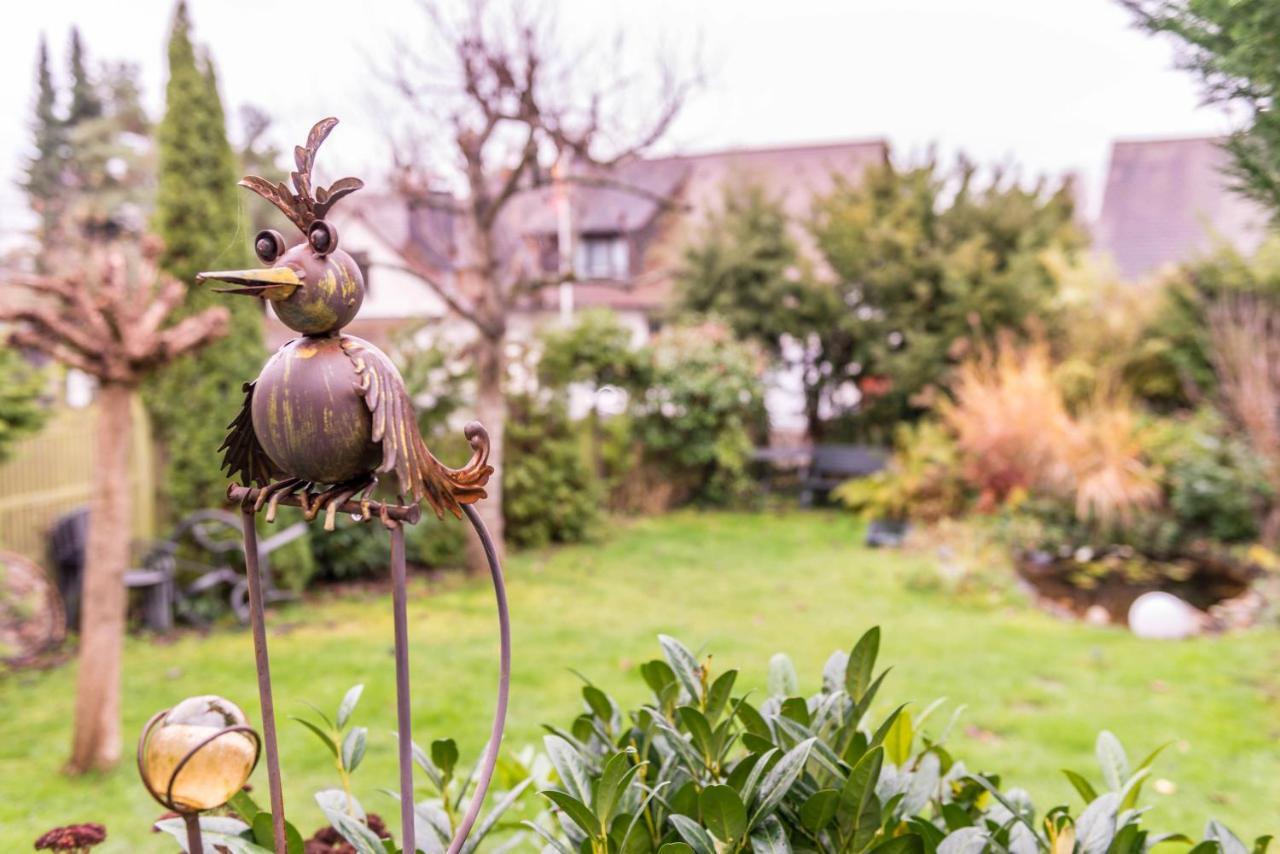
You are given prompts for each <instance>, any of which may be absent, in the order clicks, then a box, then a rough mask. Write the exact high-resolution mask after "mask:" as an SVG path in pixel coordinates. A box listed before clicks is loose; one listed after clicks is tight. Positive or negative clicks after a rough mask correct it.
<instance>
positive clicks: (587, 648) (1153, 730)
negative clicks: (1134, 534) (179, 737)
mask: <svg viewBox="0 0 1280 854" xmlns="http://www.w3.org/2000/svg"><path fill="white" fill-rule="evenodd" d="M859 533H860V531H859V527H858V525H857V524H856V523H855V522H853V521H850V520H849V519H847V518H846V517H843V516H837V515H828V514H822V513H785V514H780V515H734V514H697V513H679V514H675V515H671V516H667V517H663V518H656V519H650V520H645V521H640V522H635V523H624V524H622V525H620V526H617V527H616V528H615V529H614V530H613V531H612V532H611V533H610V534H609V535H608V536H607V538H606V539H604V540H603V541H602V542H600V543H596V544H590V545H584V546H579V547H573V548H565V549H560V550H554V551H548V552H540V553H532V554H530V553H526V554H521V555H518V556H516V557H513V558H512V559H511V561H510V565H509V567H508V575H509V583H510V593H511V605H512V612H513V618H514V636H515V643H516V657H515V667H514V676H513V693H512V705H511V718H510V726H509V728H508V740H507V746H508V748H509V749H517V748H519V747H522V746H525V745H530V744H534V743H536V742H537V741H538V739H539V737H540V730H539V725H540V724H541V723H543V722H556V723H562V724H567V723H568V722H569V721H570V720H571V719H572V717H573V716H574V715H575V714H576V713H577V711H578V709H579V706H580V701H579V699H578V689H579V686H580V683H579V681H578V678H577V677H576V676H574V675H573V674H571V673H570V672H569V671H568V668H571V667H572V668H576V669H578V670H580V671H582V672H583V673H585V674H587V675H589V676H590V677H591V678H592V679H593V680H594V681H596V682H597V683H598V684H600V685H601V686H602V687H604V688H606V689H607V690H609V691H610V692H612V693H613V694H614V695H615V696H616V697H618V698H619V699H620V700H624V701H628V702H629V701H635V700H639V699H640V698H641V696H642V694H643V686H642V683H641V680H640V679H639V676H638V674H637V673H636V669H635V668H636V665H637V664H638V663H640V662H643V661H645V660H647V659H648V658H652V657H656V656H657V654H658V649H657V644H656V641H655V639H654V636H655V635H656V634H658V633H659V632H666V633H670V634H674V635H676V636H678V637H680V638H682V639H683V640H684V641H685V642H686V643H688V644H689V645H690V646H693V647H695V648H697V647H701V648H702V650H703V651H704V652H711V653H714V655H715V662H716V666H718V667H721V668H727V667H730V666H733V667H738V668H739V669H740V670H741V671H742V676H741V678H740V679H739V685H744V684H745V685H746V686H747V687H753V688H756V687H762V686H763V684H764V680H765V672H766V669H767V664H768V659H769V656H770V655H771V654H773V653H775V652H778V651H780V650H785V651H787V652H788V653H789V654H790V655H791V656H792V658H793V659H794V661H795V662H796V665H797V668H798V669H799V671H800V675H801V679H802V682H803V684H804V687H805V689H806V691H811V690H813V689H815V688H816V684H817V681H818V679H819V676H820V670H821V666H822V663H823V662H824V661H825V660H826V658H827V656H828V655H829V654H830V653H831V652H832V650H834V649H837V648H841V647H848V646H849V645H851V644H852V642H853V641H854V640H855V639H856V638H857V636H858V635H859V634H860V633H861V632H862V630H863V629H864V628H866V627H867V626H869V625H871V624H873V623H879V624H881V625H882V626H883V627H884V631H885V636H884V643H883V645H882V650H881V661H882V662H883V663H887V664H891V665H893V666H894V671H893V673H892V675H891V676H890V677H889V679H888V681H887V683H886V687H885V689H884V690H882V691H881V695H880V700H879V703H878V705H879V710H880V711H881V712H884V711H887V710H888V708H889V707H890V705H893V704H896V703H898V702H901V701H906V700H910V701H913V702H915V703H917V704H920V705H923V704H925V703H927V702H929V701H930V700H932V699H934V698H935V697H940V696H945V697H948V698H949V700H950V704H951V705H957V704H964V705H966V706H967V710H966V711H965V713H964V716H963V721H964V723H965V727H964V728H963V729H964V732H959V731H958V732H957V733H956V734H955V735H954V736H953V742H952V745H951V746H952V751H953V753H955V754H957V755H958V756H959V757H961V758H964V759H965V760H966V763H967V764H968V765H969V766H970V767H971V768H977V769H986V770H994V771H998V772H1000V773H1001V774H1002V775H1003V777H1004V779H1005V781H1006V782H1007V783H1008V784H1010V785H1021V786H1024V787H1025V788H1027V789H1029V790H1030V792H1031V794H1032V796H1033V797H1034V798H1035V800H1036V802H1037V803H1038V805H1039V806H1040V807H1041V809H1044V808H1045V807H1047V806H1050V805H1052V804H1054V803H1059V802H1065V801H1067V800H1069V799H1071V798H1073V797H1074V795H1073V794H1072V792H1071V790H1070V788H1069V785H1068V784H1067V782H1066V781H1065V779H1063V778H1062V776H1061V774H1060V773H1059V770H1058V769H1060V768H1063V767H1071V768H1075V769H1079V770H1082V771H1087V772H1088V773H1089V775H1090V776H1091V777H1095V778H1096V776H1097V774H1096V770H1095V766H1094V762H1093V758H1092V746H1093V741H1094V737H1095V734H1096V731H1097V730H1098V729H1101V728H1108V729H1111V730H1113V731H1114V732H1115V733H1116V734H1117V735H1119V736H1120V738H1121V740H1122V741H1123V742H1124V743H1125V744H1126V745H1127V746H1128V747H1129V749H1130V752H1131V753H1144V754H1145V753H1146V752H1147V751H1148V750H1150V749H1151V748H1153V747H1155V746H1156V745H1158V744H1160V743H1162V742H1164V741H1169V740H1173V741H1175V742H1176V743H1175V745H1174V746H1173V747H1171V748H1170V749H1169V750H1167V751H1166V752H1165V754H1164V755H1163V756H1162V757H1161V759H1160V760H1159V762H1158V764H1157V766H1156V773H1155V776H1156V777H1157V778H1165V779H1167V780H1169V781H1171V782H1172V783H1173V784H1174V785H1176V788H1177V791H1176V794H1174V795H1172V796H1166V795H1159V794H1156V793H1155V792H1154V791H1153V790H1152V789H1151V788H1150V787H1148V789H1147V798H1148V799H1149V800H1151V801H1153V802H1154V804H1155V807H1154V809H1153V811H1152V813H1151V820H1152V823H1153V824H1156V825H1160V826H1162V827H1170V826H1171V827H1173V828H1174V829H1178V830H1184V831H1187V832H1193V831H1198V830H1199V829H1201V828H1202V826H1203V823H1204V821H1205V819H1206V818H1207V817H1209V816H1210V815H1213V816H1217V817H1219V818H1221V819H1223V820H1225V821H1227V822H1228V823H1229V824H1230V825H1232V826H1233V827H1234V829H1235V830H1236V832H1237V833H1239V834H1240V835H1242V836H1248V837H1251V836H1253V835H1257V834H1261V833H1263V832H1264V831H1265V832H1271V831H1275V830H1276V829H1277V828H1280V632H1277V631H1275V630H1258V631H1254V632H1251V633H1248V634H1243V635H1238V636H1231V637H1221V638H1209V639H1204V640H1197V641H1193V642H1183V643H1156V642H1144V641H1141V640H1137V639H1135V638H1133V637H1130V636H1129V635H1128V634H1127V633H1126V632H1124V631H1121V630H1115V629H1097V628H1092V627H1087V626H1084V625H1077V624H1071V623H1066V622H1061V621H1058V620H1056V619H1054V618H1051V617H1049V616H1047V615H1045V614H1043V613H1040V612H1037V611H1035V610H1032V609H1030V608H1027V607H1024V606H1020V605H1016V604H1010V603H1009V601H1008V600H1007V599H1006V598H1001V599H999V600H998V601H997V600H994V599H993V600H987V599H980V598H970V599H960V600H957V599H955V598H954V597H953V596H951V595H949V594H947V593H945V592H943V591H942V590H940V589H930V588H929V587H928V586H927V585H923V586H922V585H920V584H919V583H918V579H919V578H920V577H921V573H922V572H923V571H924V570H925V569H926V563H925V562H924V560H923V559H921V558H912V557H904V556H902V555H900V554H895V553H892V552H873V551H868V550H866V549H864V548H862V547H861V546H860V545H859V544H858V543H859ZM413 594H414V595H413V599H412V601H411V603H410V620H411V628H410V631H411V634H412V637H413V642H414V647H413V655H414V658H413V679H414V683H413V685H414V696H415V699H416V703H415V737H416V739H417V740H418V741H420V742H425V741H427V740H429V739H431V738H436V737H441V736H444V735H455V736H456V737H457V738H458V739H459V740H460V742H461V744H462V748H463V756H464V760H467V759H469V758H471V757H474V755H475V753H476V752H477V751H478V750H479V748H480V746H481V744H482V741H483V738H484V735H485V732H486V730H487V728H488V725H489V714H490V705H491V702H492V691H493V683H494V679H495V671H496V664H495V659H496V652H497V650H496V642H495V628H494V616H493V610H492V603H491V593H490V591H489V590H488V589H487V586H486V585H485V584H484V583H482V582H470V581H467V582H460V581H456V580H455V581H451V582H449V583H447V584H445V585H443V586H440V587H430V586H428V585H427V584H426V583H425V582H420V583H418V584H416V585H415V587H414V591H413ZM269 621H270V626H271V629H272V635H271V659H272V664H273V666H274V677H275V679H274V681H275V686H276V705H277V708H278V709H279V710H280V713H281V715H282V716H283V715H288V714H305V713H306V707H305V706H304V705H303V701H304V700H309V701H312V702H315V703H317V704H319V705H321V706H323V707H325V708H332V707H333V706H334V705H336V703H337V701H338V699H340V697H341V695H342V693H343V691H344V690H345V689H346V688H347V687H348V686H349V685H350V684H352V683H354V682H357V681H363V682H364V683H365V684H366V690H365V694H364V700H363V701H362V703H361V708H360V710H359V712H358V717H359V719H360V720H359V722H361V723H364V724H367V725H368V726H369V727H370V732H371V743H370V748H369V754H368V756H367V758H366V760H365V764H364V765H363V766H362V767H361V769H360V770H359V771H358V772H357V781H358V783H359V785H358V793H359V794H360V795H361V796H362V799H363V800H364V801H365V802H366V804H367V805H370V806H371V807H372V808H374V809H375V810H377V811H379V812H381V813H383V814H384V815H393V814H394V813H395V806H394V804H393V803H392V802H391V801H390V800H389V799H387V798H386V797H385V796H384V795H381V794H379V793H378V791H377V790H378V789H379V788H382V787H390V786H393V785H394V781H395V754H394V751H395V742H394V739H393V738H392V737H391V735H390V732H391V730H392V729H393V728H394V706H393V694H394V688H393V675H392V658H391V608H390V603H389V599H388V598H387V597H386V596H384V595H373V594H370V595H368V596H364V597H360V598H346V599H342V600H337V599H332V598H330V599H322V600H316V601H312V602H308V603H307V604H304V605H297V606H292V607H289V608H286V609H283V610H281V611H279V612H275V613H272V614H271V615H270V617H269ZM74 676H75V674H74V667H73V666H67V667H64V668H62V669H59V670H55V671H52V672H44V673H22V674H18V675H15V676H9V677H5V678H2V679H0V720H3V721H4V724H3V727H2V728H0V851H3V852H6V854H7V852H20V851H26V850H30V845H31V840H33V839H34V837H35V836H36V835H37V834H38V833H39V832H40V831H42V830H44V829H47V828H48V827H50V826H52V825H55V824H59V823H66V822H71V821H99V822H102V823H104V824H106V825H107V826H108V828H109V833H110V838H109V842H108V844H107V845H105V846H103V847H101V848H99V849H97V850H98V851H108V852H124V851H167V850H171V848H170V847H168V846H166V845H165V844H164V843H163V841H162V840H161V839H159V838H157V837H156V836H153V835H150V834H149V833H148V832H147V827H148V823H149V821H150V820H151V819H152V818H153V817H154V816H155V815H156V814H157V812H158V809H157V807H156V806H155V805H154V804H153V803H152V802H151V801H150V800H149V798H148V796H147V795H146V794H145V793H144V792H143V790H142V787H141V785H140V784H139V783H138V781H137V780H136V778H135V773H134V770H133V767H132V763H131V761H126V762H125V763H122V765H121V767H120V768H119V770H117V771H116V772H114V773H112V774H108V775H104V776H97V777H91V778H87V779H80V780H70V779H68V778H66V777H64V776H63V775H62V774H60V773H59V765H60V763H61V762H62V761H63V759H64V758H65V754H66V750H67V746H68V743H69V738H70V734H69V729H70V725H71V709H72V687H73V684H74ZM210 692H212V693H219V694H224V695H226V696H228V697H230V698H232V699H233V700H236V701H237V702H239V703H240V704H241V705H243V706H244V708H245V710H246V712H248V714H249V716H250V718H251V719H256V717H257V700H256V691H255V688H254V679H253V655H252V650H251V645H250V639H249V634H248V632H244V631H236V630H220V631H218V632H215V633H214V634H213V635H212V636H209V637H196V636H186V637H183V638H182V639H180V640H178V641H176V642H173V643H158V642H154V641H151V640H146V639H134V640H131V641H130V643H129V646H128V650H127V659H126V674H125V695H126V708H125V730H126V732H127V733H128V734H129V735H128V737H129V739H132V738H133V737H134V735H136V733H137V732H138V730H139V728H140V727H141V725H142V724H143V722H144V721H145V720H146V718H147V717H148V716H149V715H150V714H151V713H152V712H154V711H156V710H157V709H160V708H162V707H164V706H166V705H169V704H171V703H172V702H174V701H176V700H177V699H180V698H182V697H184V696H187V695H190V694H197V693H210ZM281 726H282V737H281V738H282V740H281V753H282V756H283V764H284V768H285V774H286V787H287V788H286V797H287V799H288V806H289V810H290V815H291V818H292V819H293V820H294V821H295V822H296V823H297V824H299V826H300V827H303V828H305V829H306V831H307V832H310V830H312V829H314V828H315V827H316V826H318V825H319V823H320V820H319V814H318V810H317V809H316V808H315V806H314V804H313V803H312V801H311V795H310V793H311V792H312V791H314V790H315V789H317V788H320V787H324V786H328V785H332V784H333V783H332V774H331V770H332V769H331V766H330V765H329V764H328V762H327V760H326V759H325V756H324V755H322V753H321V752H319V751H318V749H317V747H318V745H316V744H314V743H313V741H312V738H313V737H312V736H310V735H309V734H307V733H306V732H305V731H304V730H303V729H302V728H301V727H300V726H298V725H296V724H292V723H290V722H287V721H282V724H281ZM131 751H132V744H129V745H126V752H131ZM255 783H256V784H257V786H258V787H259V790H260V791H263V792H264V794H265V788H266V785H265V775H264V774H263V772H262V771H261V770H259V772H258V773H257V775H256V779H255Z"/></svg>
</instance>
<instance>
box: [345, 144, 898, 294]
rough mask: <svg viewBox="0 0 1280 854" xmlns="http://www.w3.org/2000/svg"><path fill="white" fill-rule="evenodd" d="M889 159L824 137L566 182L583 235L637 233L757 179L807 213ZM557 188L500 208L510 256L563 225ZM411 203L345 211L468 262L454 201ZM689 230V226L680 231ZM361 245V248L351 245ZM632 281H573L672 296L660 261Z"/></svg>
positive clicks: (880, 151) (691, 219)
mask: <svg viewBox="0 0 1280 854" xmlns="http://www.w3.org/2000/svg"><path fill="white" fill-rule="evenodd" d="M887 159H888V143H887V142H885V141H884V140H879V139H876V140H863V141H853V142H838V143H830V144H821V145H801V146H783V147H776V148H751V149H734V150H728V151H718V152H710V153H705V154H694V155H680V156H673V157H661V158H652V159H642V160H632V161H629V162H626V163H622V164H619V165H618V166H615V167H613V168H612V169H610V170H608V171H604V170H601V169H599V168H594V167H592V168H588V167H583V168H582V169H581V170H579V171H577V172H574V173H572V174H575V175H576V176H577V177H578V180H577V181H575V182H573V183H572V184H571V185H570V187H571V189H570V199H571V203H572V205H573V217H572V223H573V227H574V230H575V231H576V232H577V233H579V234H593V233H594V234H609V233H636V232H640V231H641V230H644V229H646V228H649V227H650V226H652V225H654V223H655V221H656V220H657V218H658V215H659V214H660V213H662V212H663V210H664V209H666V208H667V207H668V206H669V205H668V203H669V202H674V203H675V204H676V205H678V206H680V207H682V208H683V209H684V210H685V212H686V216H685V217H683V218H682V220H681V223H682V225H687V226H690V227H696V226H697V225H699V224H700V223H701V222H702V221H704V220H705V218H706V217H707V216H708V215H709V214H710V212H711V211H713V210H714V209H715V208H717V207H718V206H719V205H720V202H721V199H722V192H723V187H724V185H725V184H726V183H728V182H731V181H735V180H739V181H752V182H755V183H757V184H759V185H760V186H761V187H763V188H764V189H765V191H766V192H768V193H769V194H770V195H771V196H773V197H775V198H777V199H779V200H781V202H782V204H783V206H784V207H785V209H786V210H787V211H788V213H790V214H792V215H793V216H796V217H804V216H806V215H807V214H808V212H809V206H810V204H811V202H812V200H813V199H814V197H815V196H817V195H820V194H822V193H825V192H828V191H830V189H831V188H832V186H833V184H834V176H835V175H837V174H841V175H846V176H847V175H856V174H858V173H860V172H861V171H862V170H863V169H865V168H866V167H867V166H870V165H873V164H880V163H883V162H885V161H886V160H887ZM556 193H557V188H555V187H550V186H548V187H540V188H538V189H536V190H533V191H531V192H526V193H521V194H519V195H517V196H516V197H515V198H513V199H512V201H511V202H510V203H509V204H508V205H507V207H506V209H505V210H504V212H503V214H502V220H501V222H502V224H503V227H502V228H500V229H499V231H500V232H501V234H500V237H501V243H502V245H501V246H500V247H499V252H500V253H501V254H502V255H503V256H504V257H509V256H510V257H514V256H515V255H516V253H518V252H520V251H521V250H522V245H523V244H524V241H526V239H527V238H529V237H543V238H546V237H551V236H553V235H555V234H556V232H557V231H558V225H559V217H558V210H557V196H556ZM439 201H440V204H438V205H433V204H430V203H427V204H423V205H419V206H417V207H415V208H412V209H410V208H408V207H406V205H405V203H404V201H403V199H402V198H401V197H398V196H395V195H385V194H384V195H379V194H374V193H366V194H360V195H359V196H356V197H355V198H354V199H353V200H352V202H351V203H350V205H349V207H347V208H346V209H345V214H344V215H345V216H350V217H352V218H355V219H358V220H360V221H361V222H362V223H363V224H364V225H365V226H367V227H368V228H370V229H372V230H375V231H377V233H378V234H379V235H380V236H381V238H382V239H383V240H385V241H386V242H387V243H388V244H389V245H390V246H392V247H394V248H397V249H401V250H403V249H406V248H407V249H410V250H411V251H412V252H414V253H415V254H416V255H417V257H418V259H419V260H421V261H425V262H426V263H427V264H428V266H429V267H430V268H432V269H435V270H438V271H441V272H442V273H444V272H447V271H449V270H453V269H456V268H457V266H458V265H459V264H460V263H463V261H462V258H461V254H462V253H464V252H465V247H466V241H465V240H463V239H462V237H463V235H462V232H461V230H462V229H463V228H464V227H465V223H464V222H463V221H462V220H461V218H459V217H457V216H456V215H454V214H452V213H451V212H450V211H449V208H450V206H451V205H452V204H453V200H452V199H451V198H450V197H448V196H446V195H442V196H441V197H440V199H439ZM682 230H686V231H687V229H682ZM353 248H359V247H353ZM645 265H646V269H644V270H642V271H640V272H639V273H638V275H637V276H636V278H635V281H633V282H630V283H624V286H618V285H613V284H607V283H599V282H582V283H578V284H575V285H574V292H575V302H576V303H577V304H579V305H604V306H609V307H612V308H616V309H633V310H651V309H656V308H660V307H661V306H663V305H665V304H666V303H667V302H668V301H669V297H670V290H671V283H670V276H669V275H665V274H664V273H663V271H662V270H661V269H654V268H655V267H660V266H661V265H660V264H655V263H654V262H653V261H652V260H651V259H646V260H645ZM557 299H558V297H557V296H556V294H554V293H550V292H544V293H543V294H541V295H540V296H539V297H538V298H536V299H535V300H534V306H536V307H538V308H545V307H547V306H550V305H553V304H554V303H555V302H556V301H557Z"/></svg>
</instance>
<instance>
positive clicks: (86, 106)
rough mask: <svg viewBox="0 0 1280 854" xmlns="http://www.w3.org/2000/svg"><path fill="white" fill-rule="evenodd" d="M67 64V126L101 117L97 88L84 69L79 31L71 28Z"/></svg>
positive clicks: (87, 71) (100, 101) (82, 46)
mask: <svg viewBox="0 0 1280 854" xmlns="http://www.w3.org/2000/svg"><path fill="white" fill-rule="evenodd" d="M69 63H70V66H71V69H70V70H71V106H70V108H69V109H68V110H67V124H69V125H71V126H73V127H74V126H75V125H78V124H79V123H80V122H83V121H86V120H88V119H96V118H98V116H101V115H102V98H101V96H100V95H99V94H98V90H97V87H95V86H94V85H93V81H92V80H90V79H89V70H88V68H87V67H86V66H87V63H86V61H85V55H84V44H83V43H82V42H81V41H80V30H79V29H78V28H76V27H72V28H71V50H70V59H69Z"/></svg>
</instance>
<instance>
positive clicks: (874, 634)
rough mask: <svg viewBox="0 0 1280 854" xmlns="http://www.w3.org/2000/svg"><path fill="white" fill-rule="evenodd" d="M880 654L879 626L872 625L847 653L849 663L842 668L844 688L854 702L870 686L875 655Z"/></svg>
mask: <svg viewBox="0 0 1280 854" xmlns="http://www.w3.org/2000/svg"><path fill="white" fill-rule="evenodd" d="M879 654H880V627H879V626H872V627H871V628H870V629H868V630H867V631H866V632H865V633H864V634H863V635H862V637H860V638H858V642H857V643H856V644H854V645H853V651H852V652H850V653H849V663H848V664H846V665H845V670H844V690H845V691H846V692H848V694H849V696H850V697H852V698H853V700H854V702H857V701H858V699H860V698H861V697H862V695H863V694H865V693H866V692H867V689H868V688H870V687H871V673H872V671H873V670H874V669H875V666H876V656H878V655H879Z"/></svg>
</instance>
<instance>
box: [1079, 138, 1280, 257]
mask: <svg viewBox="0 0 1280 854" xmlns="http://www.w3.org/2000/svg"><path fill="white" fill-rule="evenodd" d="M1221 142H1222V141H1221V139H1219V138H1214V137H1196V138H1188V139H1146V140H1119V141H1116V142H1115V143H1114V144H1113V145H1112V148H1111V162H1110V165H1109V167H1108V170H1107V181H1106V188H1105V190H1104V194H1103V199H1102V211H1101V214H1100V215H1099V217H1098V221H1097V223H1096V225H1095V227H1094V238H1095V244H1096V246H1097V248H1098V249H1099V250H1101V251H1103V252H1107V253H1109V254H1110V255H1111V256H1112V258H1113V259H1114V261H1115V263H1116V266H1117V268H1118V269H1119V271H1120V274H1121V275H1122V276H1124V277H1126V278H1136V277H1140V276H1143V275H1147V274H1149V273H1153V272H1155V271H1157V270H1159V269H1160V268H1161V267H1164V266H1167V265H1170V264H1177V263H1180V262H1183V261H1187V260H1190V259H1192V258H1194V257H1196V256H1198V255H1202V254H1205V253H1206V252H1209V251H1211V250H1212V249H1213V248H1214V247H1215V245H1216V244H1217V243H1219V242H1220V241H1226V242H1227V243H1229V244H1231V245H1232V246H1234V247H1235V248H1237V249H1238V250H1240V251H1242V252H1246V253H1248V252H1252V251H1253V250H1254V249H1256V248H1257V246H1258V244H1259V243H1260V242H1261V240H1262V238H1263V235H1264V232H1265V229H1266V224H1267V217H1266V214H1265V212H1264V211H1263V210H1262V209H1261V208H1260V207H1258V206H1257V205H1255V204H1254V203H1252V202H1250V201H1249V200H1247V199H1245V198H1244V197H1242V196H1240V195H1239V194H1237V193H1235V192H1233V191H1232V190H1231V189H1230V186H1229V185H1230V179H1229V177H1228V176H1227V175H1226V174H1225V169H1226V168H1227V166H1228V165H1229V155H1228V154H1227V152H1225V151H1224V150H1223V149H1222V145H1221Z"/></svg>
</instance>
